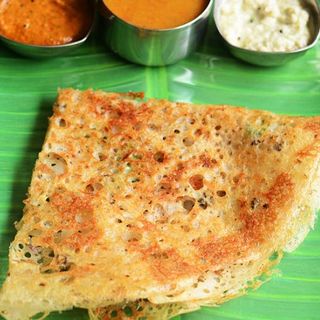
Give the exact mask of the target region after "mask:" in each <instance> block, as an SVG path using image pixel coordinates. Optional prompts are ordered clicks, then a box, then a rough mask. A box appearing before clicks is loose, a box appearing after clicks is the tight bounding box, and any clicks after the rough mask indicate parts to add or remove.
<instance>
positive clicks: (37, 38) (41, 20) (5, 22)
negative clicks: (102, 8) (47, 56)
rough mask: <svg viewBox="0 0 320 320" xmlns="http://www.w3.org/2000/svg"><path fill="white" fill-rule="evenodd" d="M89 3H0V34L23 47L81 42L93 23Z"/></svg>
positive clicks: (56, 0) (11, 0)
mask: <svg viewBox="0 0 320 320" xmlns="http://www.w3.org/2000/svg"><path fill="white" fill-rule="evenodd" d="M92 3H93V2H92V1H90V0H0V34H1V35H3V36H5V37H6V38H9V39H11V40H15V41H18V42H22V43H25V44H33V45H61V44H66V43H70V42H74V41H77V40H80V39H82V38H83V37H84V36H85V35H86V34H87V32H88V31H89V29H90V27H91V24H92V21H93V16H94V13H93V5H92Z"/></svg>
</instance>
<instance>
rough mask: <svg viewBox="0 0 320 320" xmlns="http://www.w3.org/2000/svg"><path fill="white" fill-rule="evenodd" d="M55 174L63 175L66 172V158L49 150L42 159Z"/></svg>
mask: <svg viewBox="0 0 320 320" xmlns="http://www.w3.org/2000/svg"><path fill="white" fill-rule="evenodd" d="M43 162H44V164H46V165H47V166H48V167H49V168H50V169H51V170H52V171H53V173H54V174H55V175H57V176H59V175H63V174H64V173H66V172H67V169H68V165H67V162H66V160H65V159H64V158H63V157H61V156H59V155H58V154H56V153H54V152H50V153H48V154H47V156H46V157H45V158H44V160H43Z"/></svg>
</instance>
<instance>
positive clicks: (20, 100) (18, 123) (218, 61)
mask: <svg viewBox="0 0 320 320" xmlns="http://www.w3.org/2000/svg"><path fill="white" fill-rule="evenodd" d="M98 31H99V29H98ZM59 87H73V88H79V89H85V88H94V89H103V90H107V91H129V90H131V91H144V92H145V93H146V95H147V97H156V98H168V99H170V100H180V101H190V102H195V103H216V104H231V105H240V106H247V107H249V108H258V109H266V110H270V111H273V112H277V113H284V114H292V115H293V114H294V115H297V114H299V115H309V116H311V115H317V114H318V115H320V45H319V44H318V45H317V46H316V47H315V48H314V49H312V50H310V51H309V52H308V53H307V54H306V55H305V56H303V57H301V58H299V59H297V60H295V61H293V62H290V63H289V64H287V65H285V66H282V67H277V68H261V67H255V66H251V65H249V64H245V63H242V62H240V61H238V60H236V59H235V58H233V57H232V56H231V55H230V54H229V52H228V50H227V49H226V48H225V47H224V46H223V43H222V42H221V40H220V39H219V38H218V36H217V33H216V31H215V29H214V28H213V27H210V29H209V31H208V33H207V36H206V39H205V41H204V43H203V44H202V46H201V47H200V49H199V50H198V51H197V52H196V53H194V54H192V55H191V56H190V57H189V58H187V59H185V60H183V61H181V62H179V63H177V64H175V65H172V66H169V67H160V68H150V67H142V66H138V65H134V64H130V63H128V62H126V61H124V60H122V59H120V58H119V57H117V56H116V55H114V54H113V53H111V52H110V51H109V50H108V49H107V48H106V47H105V46H104V44H103V43H102V41H101V39H100V36H99V32H96V35H93V37H91V39H90V40H89V42H88V43H86V44H85V45H84V46H82V47H81V48H79V49H77V50H76V51H73V52H71V53H69V54H68V55H67V56H63V57H59V58H54V59H49V60H43V61H38V60H33V59H28V58H24V57H21V56H19V55H16V54H15V53H13V52H11V51H9V50H8V49H6V48H5V47H4V46H3V45H1V46H0V284H1V283H2V282H3V280H4V277H5V275H6V272H7V262H8V261H7V255H8V247H9V244H10V241H11V240H12V239H13V237H14V234H15V230H14V227H13V222H14V221H16V220H18V219H20V217H21V214H22V208H23V204H22V201H23V199H25V197H26V192H27V188H28V185H29V182H30V177H31V172H32V168H33V165H34V162H35V160H36V158H37V154H38V152H39V151H40V148H41V145H42V142H43V139H44V136H45V132H46V129H47V118H48V117H49V116H50V114H51V107H52V104H53V101H54V99H55V96H56V93H57V88H59ZM278 269H279V273H277V274H276V275H275V276H274V277H273V278H272V279H271V281H269V282H267V283H266V284H264V285H263V286H262V287H261V288H259V289H258V290H256V291H252V292H250V293H249V294H248V295H247V296H245V297H241V298H238V299H235V300H233V301H230V302H227V303H225V304H224V305H222V306H220V307H218V308H202V309H201V310H200V311H197V312H194V313H191V314H188V315H183V316H180V318H181V319H183V320H209V319H215V320H236V319H237V320H302V319H303V320H316V319H320V225H319V223H318V225H317V226H316V227H315V229H314V230H313V231H311V232H310V234H309V235H308V237H307V239H306V240H305V241H304V243H303V244H302V245H301V246H300V247H299V248H298V249H297V250H296V251H295V252H293V253H291V254H286V255H285V257H284V259H283V260H282V262H281V263H280V265H279V267H278ZM178 318H179V317H178ZM49 319H51V320H57V319H63V320H67V319H70V320H71V319H87V314H86V312H85V311H84V310H80V309H77V310H72V311H67V312H63V313H61V314H58V313H56V314H52V315H50V316H49Z"/></svg>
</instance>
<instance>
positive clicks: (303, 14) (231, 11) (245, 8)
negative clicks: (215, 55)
mask: <svg viewBox="0 0 320 320" xmlns="http://www.w3.org/2000/svg"><path fill="white" fill-rule="evenodd" d="M214 20H215V24H216V26H217V29H218V32H219V33H220V35H221V37H222V39H223V41H224V42H225V44H226V45H227V47H228V48H229V50H230V52H231V53H232V54H233V55H234V56H235V57H237V58H239V59H241V60H243V61H246V62H248V63H251V64H254V65H259V66H280V65H283V64H285V63H287V62H289V61H291V60H293V59H296V58H298V57H300V56H302V55H304V54H305V53H306V52H307V51H308V50H310V49H311V48H312V47H314V46H315V44H316V43H317V41H318V39H319V37H320V8H319V3H318V1H317V0H293V1H286V0H267V1H265V0H264V1H252V0H246V1H239V0H216V1H215V4H214Z"/></svg>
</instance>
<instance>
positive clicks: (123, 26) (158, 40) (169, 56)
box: [100, 0, 213, 66]
mask: <svg viewBox="0 0 320 320" xmlns="http://www.w3.org/2000/svg"><path fill="white" fill-rule="evenodd" d="M212 4H213V0H209V1H208V5H207V7H206V9H205V10H204V11H203V12H202V13H201V14H200V15H199V16H198V17H197V18H195V19H194V20H192V21H190V22H188V23H186V24H183V25H181V26H179V27H176V28H171V29H160V30H152V29H144V28H140V27H137V26H134V25H132V24H129V23H127V22H125V21H124V20H122V19H120V18H118V17H117V16H115V15H114V14H113V13H112V12H111V11H110V10H109V9H108V7H107V6H106V5H105V4H104V3H103V1H101V2H100V11H101V14H102V16H103V17H104V28H105V30H104V39H105V42H106V43H107V45H108V46H109V47H110V48H111V49H112V50H113V51H114V52H115V53H117V54H119V55H120V56H121V57H123V58H125V59H127V60H129V61H131V62H134V63H138V64H142V65H146V66H164V65H169V64H173V63H175V62H177V61H179V60H181V59H183V58H185V57H186V56H188V55H189V54H190V53H191V52H193V51H194V50H195V49H196V48H197V47H198V45H199V44H200V42H201V40H202V38H203V36H204V34H205V31H206V27H207V23H208V18H209V16H210V12H211V9H212Z"/></svg>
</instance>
